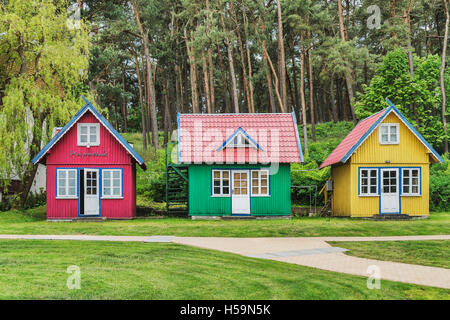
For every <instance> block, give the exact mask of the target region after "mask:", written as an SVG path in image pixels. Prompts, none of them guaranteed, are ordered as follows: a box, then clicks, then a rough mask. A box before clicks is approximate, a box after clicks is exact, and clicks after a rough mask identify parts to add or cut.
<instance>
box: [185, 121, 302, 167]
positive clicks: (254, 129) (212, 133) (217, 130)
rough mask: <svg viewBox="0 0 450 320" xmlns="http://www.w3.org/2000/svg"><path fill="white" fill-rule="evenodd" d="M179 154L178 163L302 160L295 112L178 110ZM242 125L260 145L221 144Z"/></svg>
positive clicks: (289, 161) (282, 161)
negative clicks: (222, 112)
mask: <svg viewBox="0 0 450 320" xmlns="http://www.w3.org/2000/svg"><path fill="white" fill-rule="evenodd" d="M178 121H179V123H178V146H179V147H178V151H179V154H178V158H179V161H180V162H181V163H269V162H270V163H291V162H302V161H303V155H302V154H301V146H300V140H299V139H298V133H297V130H296V121H295V115H294V114H291V113H272V114H271V113H258V114H248V113H240V114H179V119H178ZM239 128H241V129H242V130H244V131H245V133H246V134H247V135H248V136H249V137H250V138H251V139H252V140H254V141H255V142H256V143H257V144H258V145H259V146H260V149H257V148H234V147H229V148H224V149H221V147H222V146H223V144H224V142H225V141H226V140H227V139H228V138H230V136H232V135H233V133H235V132H236V130H238V129H239Z"/></svg>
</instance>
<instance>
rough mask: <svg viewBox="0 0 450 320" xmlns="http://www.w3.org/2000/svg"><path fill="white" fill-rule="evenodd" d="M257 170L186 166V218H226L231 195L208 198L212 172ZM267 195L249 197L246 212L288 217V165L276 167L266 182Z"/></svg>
mask: <svg viewBox="0 0 450 320" xmlns="http://www.w3.org/2000/svg"><path fill="white" fill-rule="evenodd" d="M233 168H234V169H250V170H251V169H259V168H269V167H267V166H260V165H191V166H189V215H190V216H192V215H205V216H206V215H210V216H221V215H225V216H229V215H231V196H228V197H212V196H211V170H212V169H233ZM269 184H270V196H268V197H267V196H266V197H250V212H251V215H254V216H267V215H290V214H291V192H290V188H291V173H290V165H289V164H280V166H279V168H278V172H277V173H276V174H271V175H270V179H269Z"/></svg>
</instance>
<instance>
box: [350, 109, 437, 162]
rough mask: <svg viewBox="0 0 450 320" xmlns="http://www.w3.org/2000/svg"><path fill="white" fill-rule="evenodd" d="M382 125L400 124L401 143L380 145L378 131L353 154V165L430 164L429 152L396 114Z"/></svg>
mask: <svg viewBox="0 0 450 320" xmlns="http://www.w3.org/2000/svg"><path fill="white" fill-rule="evenodd" d="M382 123H400V143H399V144H391V145H389V144H380V143H379V138H378V129H379V127H378V128H377V129H375V130H374V131H373V132H372V134H371V135H370V136H369V137H368V138H367V139H366V140H365V141H364V142H363V143H362V145H361V146H360V147H359V148H358V149H357V150H356V151H355V153H353V155H352V157H351V158H352V163H363V164H371V165H372V164H380V165H381V164H383V165H384V164H385V163H386V161H387V160H388V161H390V163H391V164H393V163H407V164H419V163H429V151H428V149H427V148H426V147H425V146H424V145H423V144H422V142H420V140H419V139H417V137H416V136H415V135H414V134H413V133H412V132H411V130H409V128H408V127H406V126H405V125H404V124H403V122H402V121H401V120H400V119H399V118H398V117H397V115H396V114H394V113H391V114H389V115H388V116H387V117H386V119H384V121H383V122H382Z"/></svg>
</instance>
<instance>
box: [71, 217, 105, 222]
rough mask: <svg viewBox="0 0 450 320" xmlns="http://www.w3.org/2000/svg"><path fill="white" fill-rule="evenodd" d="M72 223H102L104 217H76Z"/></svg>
mask: <svg viewBox="0 0 450 320" xmlns="http://www.w3.org/2000/svg"><path fill="white" fill-rule="evenodd" d="M72 221H73V222H104V221H106V217H78V218H73V219H72Z"/></svg>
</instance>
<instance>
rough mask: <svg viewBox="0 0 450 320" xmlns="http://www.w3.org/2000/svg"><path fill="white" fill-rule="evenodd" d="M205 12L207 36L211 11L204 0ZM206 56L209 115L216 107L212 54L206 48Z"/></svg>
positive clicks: (207, 0) (209, 49) (207, 2)
mask: <svg viewBox="0 0 450 320" xmlns="http://www.w3.org/2000/svg"><path fill="white" fill-rule="evenodd" d="M206 11H207V13H208V18H207V24H206V34H207V35H209V29H210V20H211V11H210V10H209V0H206ZM207 56H208V67H209V73H208V78H209V79H208V80H209V97H210V98H209V101H210V102H209V103H210V106H211V113H214V112H215V109H216V106H215V96H214V66H213V62H212V53H211V48H210V47H209V46H208V50H207Z"/></svg>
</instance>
